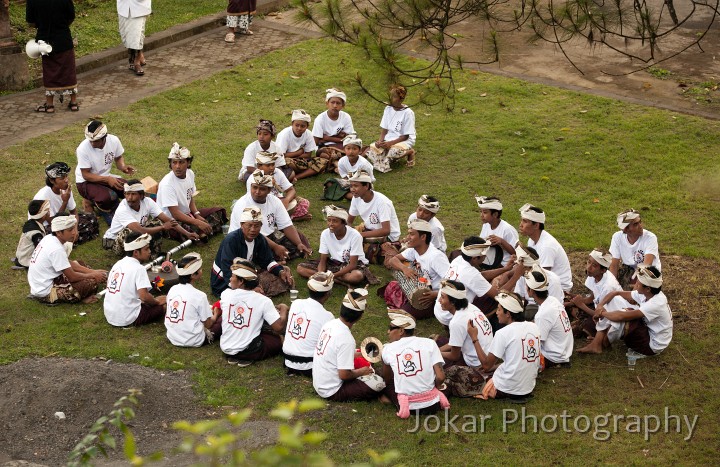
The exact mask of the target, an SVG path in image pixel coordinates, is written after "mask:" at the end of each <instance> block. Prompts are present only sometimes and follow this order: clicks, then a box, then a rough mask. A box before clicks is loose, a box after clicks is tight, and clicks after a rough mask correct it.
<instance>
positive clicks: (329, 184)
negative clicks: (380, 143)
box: [323, 135, 375, 201]
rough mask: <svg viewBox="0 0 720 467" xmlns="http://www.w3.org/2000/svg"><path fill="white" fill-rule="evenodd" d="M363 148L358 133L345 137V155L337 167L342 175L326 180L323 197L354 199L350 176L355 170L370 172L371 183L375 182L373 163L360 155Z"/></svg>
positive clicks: (329, 198) (337, 199) (333, 199)
mask: <svg viewBox="0 0 720 467" xmlns="http://www.w3.org/2000/svg"><path fill="white" fill-rule="evenodd" d="M362 148H363V145H362V140H361V139H360V138H358V136H357V135H347V136H346V137H345V139H343V151H344V152H345V155H344V156H342V157H341V158H340V160H339V161H338V162H337V169H336V172H337V173H338V175H340V177H339V178H329V179H327V180H326V181H325V188H324V189H323V199H327V200H330V201H340V200H341V199H347V200H352V198H353V196H352V193H350V181H349V178H350V177H351V176H352V175H353V174H354V173H355V172H358V171H361V170H362V171H365V172H367V173H368V175H369V176H370V183H375V176H374V175H373V166H372V164H371V163H370V162H368V161H367V159H365V158H364V157H363V156H361V155H360V153H361V152H362Z"/></svg>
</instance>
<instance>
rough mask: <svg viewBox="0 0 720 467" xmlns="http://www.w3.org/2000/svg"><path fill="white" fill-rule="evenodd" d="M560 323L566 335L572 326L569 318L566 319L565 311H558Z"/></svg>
mask: <svg viewBox="0 0 720 467" xmlns="http://www.w3.org/2000/svg"><path fill="white" fill-rule="evenodd" d="M560 322H561V323H562V327H563V331H565V332H566V333H567V332H570V331H571V330H572V326H571V325H570V318H568V314H567V312H566V311H565V309H562V310H560Z"/></svg>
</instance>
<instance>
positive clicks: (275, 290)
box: [210, 207, 295, 297]
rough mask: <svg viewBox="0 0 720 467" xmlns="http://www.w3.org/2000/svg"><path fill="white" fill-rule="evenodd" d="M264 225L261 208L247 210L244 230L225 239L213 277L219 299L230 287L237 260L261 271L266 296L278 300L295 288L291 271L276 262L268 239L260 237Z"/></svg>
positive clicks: (244, 215) (235, 232) (259, 278)
mask: <svg viewBox="0 0 720 467" xmlns="http://www.w3.org/2000/svg"><path fill="white" fill-rule="evenodd" d="M262 224H263V217H262V212H260V210H259V209H258V208H255V207H249V208H245V209H243V212H242V214H240V229H238V230H234V231H232V232H230V233H229V234H228V235H227V236H226V237H225V238H224V239H223V241H222V243H221V244H220V248H219V249H218V252H217V255H215V262H214V263H213V267H212V275H211V276H210V286H211V287H212V292H213V294H214V295H215V296H216V297H219V296H220V294H221V293H222V292H223V291H224V290H225V289H227V288H228V286H229V285H230V277H231V276H232V273H231V271H230V269H231V267H232V265H233V263H234V261H235V258H243V259H246V260H248V261H250V262H252V263H253V264H254V265H256V266H258V267H259V268H260V269H261V272H260V273H259V274H258V282H259V284H260V285H259V287H260V289H261V290H262V293H263V294H264V295H265V296H268V297H275V296H277V295H280V294H281V293H284V292H287V291H288V290H290V287H292V286H293V285H295V280H294V279H293V276H292V271H291V270H290V268H289V267H287V266H283V265H282V264H279V263H278V262H277V261H275V258H274V257H273V252H272V250H270V246H269V245H268V242H267V240H266V239H265V237H264V236H262V235H261V234H260V231H261V229H262Z"/></svg>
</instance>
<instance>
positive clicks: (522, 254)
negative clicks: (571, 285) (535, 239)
mask: <svg viewBox="0 0 720 467" xmlns="http://www.w3.org/2000/svg"><path fill="white" fill-rule="evenodd" d="M515 254H516V255H517V259H516V260H515V264H514V265H513V268H512V270H511V271H510V272H508V273H507V274H504V275H503V276H500V277H499V278H498V280H497V281H495V282H494V283H495V284H496V285H497V287H498V288H501V289H505V290H512V291H514V292H515V293H516V294H518V295H519V296H520V297H522V298H523V299H524V300H525V301H526V302H527V304H526V305H525V318H526V319H527V320H528V321H530V320H532V319H533V318H534V317H535V313H537V310H538V305H537V303H535V300H533V299H532V297H530V296H529V295H528V293H527V286H526V279H527V274H528V273H529V272H530V271H532V269H533V268H534V267H539V268H541V269H542V271H543V273H544V274H545V276H546V277H547V280H548V294H549V295H550V296H551V297H555V298H556V299H558V301H559V302H560V303H563V302H564V300H565V292H564V291H563V288H562V282H561V281H560V278H559V277H558V275H557V274H555V273H554V272H553V271H550V270H548V269H545V268H543V267H542V266H541V265H540V258H539V256H538V252H537V251H536V250H535V248H532V247H529V246H528V247H526V246H523V245H522V243H518V244H517V245H516V247H515Z"/></svg>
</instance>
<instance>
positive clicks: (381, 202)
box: [348, 191, 400, 242]
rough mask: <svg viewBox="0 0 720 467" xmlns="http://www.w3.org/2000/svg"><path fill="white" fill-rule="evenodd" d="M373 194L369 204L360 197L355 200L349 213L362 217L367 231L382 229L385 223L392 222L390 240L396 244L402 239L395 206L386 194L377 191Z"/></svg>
mask: <svg viewBox="0 0 720 467" xmlns="http://www.w3.org/2000/svg"><path fill="white" fill-rule="evenodd" d="M372 193H373V197H372V199H371V200H370V202H369V203H366V202H365V201H364V200H363V199H362V198H360V197H358V198H353V199H352V201H351V202H350V209H349V210H348V213H349V214H350V215H351V216H360V218H362V220H363V222H364V223H365V228H366V229H367V230H377V229H380V228H382V223H383V222H390V235H388V240H390V241H391V242H395V241H397V240H398V239H399V238H400V221H399V220H398V217H397V213H396V212H395V206H394V205H393V202H392V201H390V198H388V197H387V196H385V195H384V194H382V193H379V192H377V191H373V192H372Z"/></svg>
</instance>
